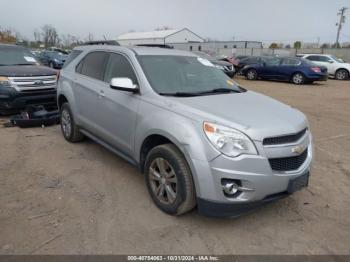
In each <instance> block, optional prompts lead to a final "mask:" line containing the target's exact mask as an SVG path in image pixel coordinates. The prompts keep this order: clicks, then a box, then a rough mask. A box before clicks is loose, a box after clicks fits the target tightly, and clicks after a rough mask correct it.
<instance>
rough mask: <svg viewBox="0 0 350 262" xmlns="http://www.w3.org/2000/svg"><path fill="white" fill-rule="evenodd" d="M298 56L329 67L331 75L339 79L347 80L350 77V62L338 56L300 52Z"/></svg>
mask: <svg viewBox="0 0 350 262" xmlns="http://www.w3.org/2000/svg"><path fill="white" fill-rule="evenodd" d="M298 56H299V57H302V58H305V59H308V60H310V61H312V62H313V63H315V64H316V65H320V66H325V67H327V69H328V73H329V75H330V76H332V77H334V78H335V79H337V80H347V79H349V77H350V63H345V62H344V61H343V60H342V59H340V58H337V57H336V56H333V55H325V54H299V55H298Z"/></svg>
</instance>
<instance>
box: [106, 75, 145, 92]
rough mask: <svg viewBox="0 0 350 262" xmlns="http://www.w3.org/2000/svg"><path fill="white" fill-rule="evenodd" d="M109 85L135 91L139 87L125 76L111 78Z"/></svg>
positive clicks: (122, 89) (113, 87)
mask: <svg viewBox="0 0 350 262" xmlns="http://www.w3.org/2000/svg"><path fill="white" fill-rule="evenodd" d="M110 87H111V88H112V89H115V90H121V91H126V92H132V93H137V92H138V91H139V88H138V87H137V85H134V84H133V82H132V80H131V79H130V78H127V77H116V78H112V79H111V83H110Z"/></svg>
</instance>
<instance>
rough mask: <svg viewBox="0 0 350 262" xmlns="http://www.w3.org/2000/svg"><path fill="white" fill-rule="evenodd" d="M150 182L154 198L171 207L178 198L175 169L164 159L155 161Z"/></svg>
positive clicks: (150, 174) (151, 168) (151, 169)
mask: <svg viewBox="0 0 350 262" xmlns="http://www.w3.org/2000/svg"><path fill="white" fill-rule="evenodd" d="M149 182H150V185H151V189H152V191H153V194H154V196H155V197H156V198H157V199H158V200H159V201H160V202H161V203H162V204H166V205H171V204H173V203H174V202H175V200H176V198H177V192H178V188H177V186H178V185H177V177H176V174H175V171H174V168H173V167H172V166H171V165H170V163H169V162H168V161H167V160H165V159H164V158H161V157H158V158H156V159H154V160H153V161H152V163H151V165H150V167H149Z"/></svg>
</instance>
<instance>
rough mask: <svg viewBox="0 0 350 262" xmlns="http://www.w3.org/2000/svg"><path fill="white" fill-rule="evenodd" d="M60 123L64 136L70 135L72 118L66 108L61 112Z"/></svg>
mask: <svg viewBox="0 0 350 262" xmlns="http://www.w3.org/2000/svg"><path fill="white" fill-rule="evenodd" d="M61 125H62V130H63V133H64V135H65V136H66V137H70V135H71V133H72V120H71V117H70V114H69V112H68V110H66V109H64V110H63V111H62V113H61Z"/></svg>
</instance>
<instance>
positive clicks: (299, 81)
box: [291, 73, 306, 85]
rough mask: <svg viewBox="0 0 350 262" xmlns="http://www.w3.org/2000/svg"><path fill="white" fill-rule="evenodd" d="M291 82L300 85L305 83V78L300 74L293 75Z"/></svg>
mask: <svg viewBox="0 0 350 262" xmlns="http://www.w3.org/2000/svg"><path fill="white" fill-rule="evenodd" d="M291 81H292V83H293V84H295V85H302V84H304V83H305V81H306V78H305V76H304V75H303V74H302V73H295V74H293V76H292V79H291Z"/></svg>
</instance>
